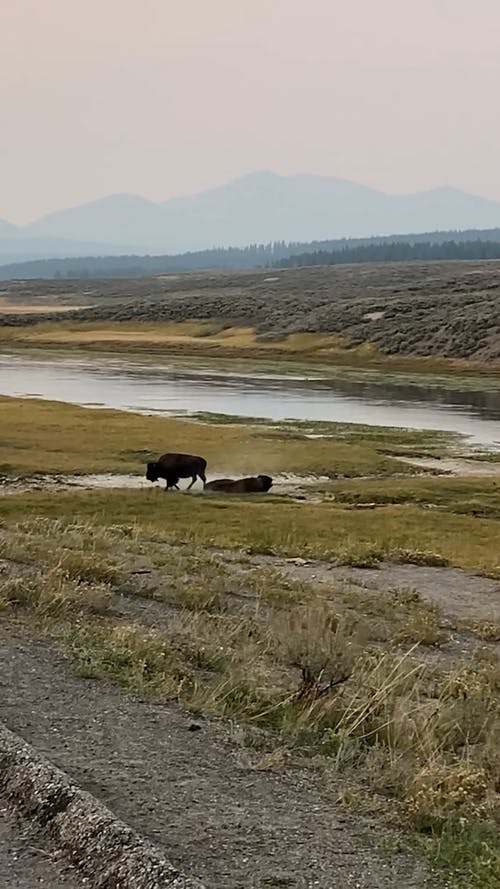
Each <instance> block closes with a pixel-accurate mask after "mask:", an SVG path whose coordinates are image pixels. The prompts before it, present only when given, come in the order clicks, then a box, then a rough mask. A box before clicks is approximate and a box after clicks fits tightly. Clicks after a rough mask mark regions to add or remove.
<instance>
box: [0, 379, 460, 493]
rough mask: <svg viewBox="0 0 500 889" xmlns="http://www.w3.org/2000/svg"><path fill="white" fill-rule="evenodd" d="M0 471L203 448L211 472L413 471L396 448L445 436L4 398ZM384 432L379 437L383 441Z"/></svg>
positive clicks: (141, 464)
mask: <svg viewBox="0 0 500 889" xmlns="http://www.w3.org/2000/svg"><path fill="white" fill-rule="evenodd" d="M0 427H1V428H2V436H1V438H0V472H3V473H9V472H10V473H12V472H21V473H25V474H26V473H28V474H29V473H37V472H48V473H59V472H66V473H70V472H71V473H89V472H116V473H119V472H135V473H138V474H143V473H144V472H145V464H146V462H147V461H148V460H152V459H156V458H157V457H158V456H159V454H161V453H165V452H166V451H181V452H184V453H186V452H187V453H194V454H202V456H204V457H205V458H206V459H207V460H208V463H209V472H210V474H211V475H213V474H214V473H217V474H221V473H222V474H224V473H230V472H232V473H245V474H249V473H252V472H265V473H268V474H269V473H271V474H273V473H277V472H288V473H298V474H301V475H319V476H321V475H322V476H328V477H335V476H336V475H346V476H357V475H380V474H382V475H383V474H391V473H394V472H398V473H404V472H407V473H412V472H414V471H415V470H414V469H413V468H412V467H411V466H409V465H408V466H405V465H404V464H402V463H400V462H397V461H395V460H394V459H392V458H391V456H390V453H391V451H393V452H394V453H396V454H401V453H408V454H409V455H411V454H415V453H418V454H420V453H434V452H435V451H436V450H438V451H443V450H445V449H446V444H447V441H452V440H453V439H452V438H450V439H447V438H446V436H444V437H443V436H441V435H440V434H439V433H432V432H430V433H425V432H424V433H421V432H419V431H418V430H416V431H406V430H387V431H384V430H383V429H382V428H380V429H377V427H371V428H369V427H364V426H361V427H356V426H355V425H354V424H353V425H352V426H350V427H349V426H348V425H346V424H344V425H342V426H339V430H338V436H335V432H336V427H335V424H332V426H331V427H330V437H327V438H314V439H310V438H307V437H306V436H305V435H303V434H301V433H298V432H297V430H296V428H295V427H294V426H293V425H292V426H291V427H287V426H286V424H285V425H283V427H282V428H278V429H270V428H268V427H262V426H261V425H259V424H257V425H256V426H255V427H247V426H243V425H241V424H238V425H229V424H225V425H223V424H207V423H201V422H198V423H195V422H190V421H186V420H178V419H170V418H158V417H148V416H141V415H138V414H133V413H125V412H122V411H113V410H89V409H85V408H80V407H77V406H74V405H68V404H62V403H60V402H44V401H39V400H37V399H29V400H26V399H15V398H6V397H3V398H2V397H1V396H0ZM377 433H378V439H377Z"/></svg>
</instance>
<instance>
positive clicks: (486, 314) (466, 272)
mask: <svg viewBox="0 0 500 889" xmlns="http://www.w3.org/2000/svg"><path fill="white" fill-rule="evenodd" d="M0 302H1V303H2V311H1V312H0V337H1V338H3V339H4V340H5V339H6V338H7V337H9V338H10V339H12V338H13V337H14V338H15V339H17V340H18V341H21V340H23V339H25V338H26V332H25V333H22V331H21V332H20V331H19V330H18V331H17V333H16V335H14V333H13V331H12V328H21V327H24V328H25V327H26V326H30V327H32V326H33V325H35V324H38V325H40V324H43V323H44V322H47V321H48V320H54V314H53V312H52V313H51V314H49V313H45V314H44V313H43V312H40V311H39V313H38V314H37V315H36V316H35V315H34V314H33V315H31V314H29V313H26V312H25V311H24V312H22V311H21V310H22V309H23V307H25V306H26V304H32V305H34V306H37V305H38V307H40V306H47V305H50V306H51V307H52V308H53V309H55V308H56V307H58V306H61V308H63V306H64V308H65V309H67V307H68V306H70V305H71V304H73V305H74V306H75V307H78V308H75V311H74V312H72V313H71V322H69V321H68V314H67V311H66V312H65V313H64V314H63V313H62V312H61V314H60V315H58V314H56V316H55V318H56V319H57V320H60V321H61V322H62V321H63V320H64V319H65V323H66V325H68V324H71V325H72V329H73V330H78V329H79V325H81V324H83V323H88V322H99V323H100V324H103V323H105V324H106V325H107V326H108V327H109V326H110V325H112V326H114V325H122V324H123V323H124V322H127V323H129V324H131V323H132V324H133V325H134V326H135V325H145V324H147V325H150V329H153V328H151V325H154V326H156V325H157V324H158V323H159V322H164V323H165V322H167V323H172V322H174V323H178V322H186V321H189V322H192V321H210V322H211V323H212V324H214V323H215V324H216V325H218V330H219V332H220V330H221V329H223V328H224V327H233V328H235V327H236V328H246V329H248V328H251V329H252V330H254V331H255V333H256V337H254V341H253V346H256V345H258V344H259V343H260V344H262V345H265V344H269V343H270V342H274V343H276V344H279V342H280V341H283V339H284V338H286V337H287V336H288V337H289V336H290V335H295V334H297V333H301V334H302V333H310V334H328V335H329V336H330V337H332V339H330V340H329V343H328V346H329V348H330V350H331V348H332V347H333V345H334V344H335V345H336V346H337V348H338V347H342V348H343V349H348V350H351V349H359V347H360V346H363V345H364V344H367V343H368V344H370V346H371V348H372V351H378V352H380V353H382V354H384V355H386V356H397V357H405V356H406V357H415V356H420V357H422V356H431V357H432V356H434V357H438V356H439V357H440V358H447V359H465V360H467V361H474V362H481V363H484V364H486V363H491V362H493V363H495V362H497V363H500V262H478V263H473V262H449V263H423V262H416V263H407V264H404V263H397V264H389V263H387V264H373V265H370V264H367V265H356V266H337V267H328V268H327V267H316V268H305V269H287V270H281V271H269V270H268V271H261V272H240V273H233V272H231V273H220V272H217V273H208V272H206V273H203V274H201V273H196V274H185V275H168V276H162V277H158V278H151V279H139V280H137V279H136V280H117V279H115V280H102V281H91V282H89V281H68V280H65V281H55V280H54V281H50V282H45V281H33V282H31V281H29V282H26V281H25V282H8V283H7V282H6V283H5V285H4V288H3V290H2V291H0ZM16 306H17V309H16ZM82 306H83V308H82ZM2 328H3V329H2ZM7 328H10V329H11V331H10V333H7V331H6V329H7ZM39 329H40V328H39ZM40 330H41V332H42V333H43V329H40ZM180 333H181V339H182V331H181V332H180ZM203 333H204V334H205V335H208V336H210V335H213V334H214V328H213V327H210V328H208V329H206V330H204V331H203V330H202V331H201V333H200V334H199V335H200V336H201V335H203ZM29 338H32V336H31V335H30V337H29ZM74 339H76V340H77V339H78V337H75V338H74ZM107 339H108V341H109V340H112V339H113V337H108V338H107ZM116 339H120V337H116ZM152 339H154V337H153V338H152ZM45 341H47V340H45ZM49 341H50V338H49ZM233 345H234V343H233ZM309 345H310V346H311V347H312V348H311V349H308V350H309V351H311V350H312V351H314V340H311V341H310V343H309V344H308V346H309ZM323 345H324V344H323ZM298 351H300V350H298ZM306 351H307V350H306ZM323 351H324V350H323Z"/></svg>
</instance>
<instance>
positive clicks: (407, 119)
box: [0, 0, 500, 223]
mask: <svg viewBox="0 0 500 889" xmlns="http://www.w3.org/2000/svg"><path fill="white" fill-rule="evenodd" d="M499 88H500V3H499V2H498V0H474V2H473V3H471V2H470V0H418V2H417V0H182V2H181V0H176V2H173V0H0V128H1V131H0V218H4V219H8V220H10V221H11V222H15V223H25V222H29V221H31V220H32V219H34V218H36V217H38V216H40V215H42V214H44V213H46V212H50V211H51V210H55V209H59V208H61V207H65V206H70V205H74V204H78V203H82V202H84V201H88V200H93V199H95V198H98V197H101V196H103V195H106V194H112V193H117V192H126V193H134V194H140V195H144V196H145V197H148V198H151V199H153V200H166V199H168V198H170V197H174V196H178V195H184V194H192V193H195V192H197V191H200V190H202V189H204V188H208V187H211V186H214V185H218V184H221V183H223V182H225V181H227V180H230V179H233V178H236V177H238V176H240V175H243V174H245V173H250V172H254V171H257V170H273V171H275V172H278V173H282V174H287V175H288V174H294V173H317V174H321V175H328V176H336V177H340V178H344V179H351V180H353V181H357V182H361V183H363V184H366V185H371V186H373V187H375V188H380V189H381V190H384V191H388V192H400V193H401V192H411V191H416V190H422V189H426V188H432V187H435V186H439V185H454V186H456V187H458V188H462V189H464V190H467V191H470V192H472V193H475V194H480V195H483V196H485V197H490V198H494V199H496V200H500V163H499V154H500V151H499V149H500V144H499V143H500V114H499V113H498V104H499V99H498V96H499V92H500V91H499Z"/></svg>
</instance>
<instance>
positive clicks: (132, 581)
mask: <svg viewBox="0 0 500 889" xmlns="http://www.w3.org/2000/svg"><path fill="white" fill-rule="evenodd" d="M231 419H232V418H225V417H222V416H214V417H210V416H203V417H199V418H198V421H197V422H194V421H186V420H174V419H161V418H157V417H146V416H140V415H136V414H129V413H125V412H119V411H101V410H91V409H85V408H78V407H75V406H71V405H65V404H61V403H56V402H52V403H51V402H43V401H37V400H31V399H30V400H21V399H11V398H1V399H0V430H1V432H0V465H1V471H2V473H3V475H4V481H5V491H6V493H5V494H4V495H3V496H0V548H1V556H2V559H3V563H2V571H1V572H0V620H5V621H6V622H7V623H8V622H9V621H12V620H15V621H20V622H21V623H22V624H23V625H24V626H26V627H28V628H30V631H31V632H32V633H34V634H38V635H40V634H42V635H43V636H44V637H45V638H46V639H47V640H48V641H49V642H50V644H51V645H55V646H57V647H62V649H63V650H64V651H65V652H67V653H68V654H69V655H70V657H71V659H72V662H73V664H74V667H75V670H76V671H77V672H78V674H79V675H80V676H82V677H87V678H89V677H91V678H94V679H99V678H104V677H105V678H107V679H109V680H111V681H112V682H114V683H116V684H118V685H120V686H122V687H123V688H124V689H126V690H132V691H133V692H136V693H139V694H140V695H141V696H147V697H153V698H154V699H157V700H160V701H165V702H168V701H176V702H178V703H179V705H181V706H182V707H183V708H186V709H187V710H189V711H193V712H195V713H198V714H200V713H201V714H205V715H206V716H207V717H209V716H216V717H218V718H222V719H224V720H228V719H230V720H233V721H236V722H237V723H238V725H240V726H241V727H242V738H243V739H244V743H245V744H246V745H247V746H248V747H251V748H252V749H254V750H258V751H259V754H260V755H261V756H262V757H264V758H265V757H267V758H268V759H269V761H272V762H279V761H281V759H283V761H286V760H287V758H289V757H292V758H293V756H295V755H296V754H297V753H300V754H301V755H302V756H303V755H306V756H312V755H314V756H316V757H320V758H321V761H322V762H328V764H329V768H331V769H333V770H334V771H335V774H336V776H337V780H339V781H340V782H341V784H342V787H343V791H342V797H341V802H342V805H345V806H348V807H350V808H351V809H354V810H355V811H362V812H368V813H370V815H371V817H372V818H375V819H377V818H378V819H382V820H383V822H384V823H387V822H389V823H393V824H397V825H398V826H401V825H403V826H404V827H405V828H406V831H407V834H406V835H407V838H408V841H410V840H411V841H412V842H413V843H414V845H415V846H417V847H418V848H419V850H420V852H421V853H422V854H425V855H426V856H428V857H429V859H430V860H431V861H432V863H433V864H434V865H435V866H437V867H439V868H441V869H442V870H443V872H444V874H445V880H446V885H447V886H449V887H453V889H466V887H475V889H494V887H496V886H498V881H497V877H498V868H499V866H500V853H499V849H500V844H499V841H498V825H499V822H500V807H499V804H498V799H499V797H498V787H499V784H498V782H499V781H500V771H499V769H500V761H499V757H498V750H499V745H498V731H499V728H500V709H499V707H500V699H499V694H498V692H499V689H500V673H499V660H498V653H497V649H496V648H495V647H494V646H495V645H496V643H497V640H498V639H500V626H499V625H498V622H497V623H495V622H494V621H492V620H488V617H487V616H486V617H482V618H481V615H478V620H477V621H469V622H468V623H467V624H466V625H465V624H464V623H461V621H460V620H459V619H454V618H453V617H450V615H449V614H443V613H442V612H441V611H440V610H439V608H438V607H437V606H436V605H434V604H433V602H432V601H430V600H429V601H428V600H427V599H424V598H422V597H421V596H419V595H418V594H416V593H415V592H414V591H412V590H411V589H399V588H388V589H387V590H383V591H378V592H376V593H375V594H374V593H373V591H370V590H369V589H368V588H366V589H365V588H363V587H362V586H357V587H356V586H354V585H353V586H352V587H351V586H349V585H345V584H344V585H341V584H339V583H338V582H336V581H334V580H332V581H331V583H329V584H328V585H327V586H325V585H323V586H320V585H318V583H317V581H316V579H315V570H316V569H315V568H314V566H312V568H311V572H310V574H308V579H307V580H305V581H302V580H298V579H294V578H293V577H291V576H289V575H288V574H286V572H284V571H283V570H282V568H280V562H279V559H278V558H277V557H283V556H285V557H292V558H295V557H300V558H302V559H303V558H310V559H324V560H328V561H329V562H331V563H333V564H334V565H346V566H360V567H375V568H376V567H377V566H379V565H381V563H382V562H383V563H386V562H388V561H389V562H391V561H392V562H396V563H406V564H410V565H412V566H414V571H415V572H418V571H419V570H420V568H421V566H435V567H437V568H439V569H440V570H442V571H446V570H447V569H446V566H448V565H450V566H460V567H463V568H466V569H468V570H470V571H473V572H477V573H479V574H487V575H491V576H492V577H499V578H500V555H499V554H500V549H499V546H498V543H499V540H500V521H499V519H500V478H499V477H498V475H497V476H493V475H492V476H491V477H481V478H479V477H477V478H474V477H467V478H447V477H435V476H418V477H415V469H414V468H412V467H411V466H409V465H408V464H404V463H402V462H401V461H400V460H396V459H394V456H393V455H395V454H401V453H406V454H407V455H411V454H418V453H428V454H438V455H445V454H446V453H448V452H449V450H450V449H452V448H453V447H454V446H455V442H454V441H453V439H448V438H447V437H446V436H442V435H439V434H434V433H428V432H418V431H417V432H413V431H405V430H395V429H382V428H380V429H377V428H376V427H375V428H374V427H372V428H368V427H363V426H360V427H358V426H355V425H349V424H339V425H336V424H323V425H322V426H321V433H322V434H323V435H325V436H326V437H324V438H313V439H309V438H306V437H305V436H306V434H309V433H310V432H311V429H310V425H309V424H300V423H292V424H287V423H284V424H279V425H278V426H277V428H274V429H272V428H269V426H268V425H266V424H265V423H263V422H262V421H258V420H255V421H253V423H252V424H251V425H245V424H243V423H241V422H235V421H234V418H233V422H231ZM318 428H319V427H318ZM315 434H317V430H316V432H315ZM167 449H172V450H176V449H180V450H186V451H191V452H195V453H196V452H198V453H201V454H203V455H205V456H206V457H207V458H208V459H209V474H210V475H212V474H215V472H219V471H220V472H225V471H229V470H231V472H233V473H240V472H248V471H254V470H255V471H265V470H270V471H271V472H276V473H277V472H281V473H287V472H288V473H293V474H295V475H297V476H298V477H300V476H313V475H318V476H320V475H321V476H325V475H329V476H330V477H331V480H330V481H328V482H325V481H324V480H318V481H316V482H315V483H314V484H311V485H310V487H311V491H312V493H313V494H314V497H315V499H314V500H307V499H306V500H304V501H300V502H299V501H296V500H294V499H293V497H292V496H285V495H279V496H277V495H273V494H271V495H261V496H256V497H252V498H247V499H245V498H244V497H235V498H232V497H231V498H229V497H227V498H224V497H223V496H207V495H202V494H201V493H199V494H172V493H171V494H165V493H163V492H162V491H160V490H158V489H156V488H154V487H145V488H144V489H139V490H131V489H110V490H81V489H77V488H74V489H72V490H64V489H61V490H51V489H48V488H45V487H44V480H43V478H42V479H41V481H40V484H39V488H38V489H31V488H30V476H32V475H33V474H34V473H40V474H47V475H49V476H50V475H51V474H57V475H59V476H61V475H62V476H64V475H65V474H73V473H76V474H78V473H82V474H85V473H100V472H106V473H107V472H116V473H127V472H132V473H139V474H142V472H143V469H144V462H145V461H146V460H147V459H148V457H150V456H156V455H158V453H160V452H163V451H164V450H167ZM336 475H342V476H345V477H344V478H335V476H336ZM18 476H21V477H25V479H26V489H25V490H21V491H20V492H19V493H15V492H10V493H9V479H10V480H12V479H14V478H16V477H18ZM365 476H369V478H366V477H365ZM12 490H13V491H14V490H15V489H12ZM367 503H369V504H370V507H371V508H369V509H362V508H358V507H360V505H362V504H367ZM378 573H379V572H378ZM415 576H417V575H415ZM464 582H465V581H464ZM471 640H472V641H471ZM485 643H487V644H488V645H489V647H488V648H485V649H482V645H483V644H485Z"/></svg>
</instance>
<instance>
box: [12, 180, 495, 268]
mask: <svg viewBox="0 0 500 889" xmlns="http://www.w3.org/2000/svg"><path fill="white" fill-rule="evenodd" d="M498 226H500V202H496V201H492V200H488V199H486V198H482V197H477V196H474V195H470V194H467V193H466V192H463V191H460V190H458V189H455V188H450V187H443V188H435V189H432V190H430V191H423V192H417V193H414V194H408V195H389V194H386V193H384V192H381V191H377V190H375V189H373V188H369V187H367V186H364V185H359V184H357V183H354V182H349V181H346V180H343V179H335V178H328V177H322V176H313V175H298V176H280V175H278V174H276V173H270V172H260V173H253V174H250V175H248V176H243V177H241V178H239V179H235V180H233V181H232V182H229V183H227V184H225V185H221V186H218V187H217V188H212V189H209V190H207V191H203V192H201V193H199V194H197V195H194V196H192V197H183V198H174V199H171V200H168V201H164V202H159V203H155V202H154V201H150V200H147V199H146V198H143V197H139V196H137V195H127V194H117V195H109V196H107V197H103V198H100V199H99V200H96V201H92V202H90V203H86V204H82V205H80V206H77V207H70V208H67V209H63V210H58V211H56V212H54V213H50V214H48V215H46V216H43V217H41V218H40V219H37V220H35V221H34V222H32V223H30V224H29V225H24V226H14V225H12V224H11V223H9V222H7V221H6V220H3V219H0V264H6V263H9V262H15V261H20V260H28V259H37V258H44V257H62V256H90V255H93V256H96V255H98V256H102V255H110V256H116V255H124V254H131V253H134V254H148V253H149V254H160V253H161V254H166V253H180V252H184V251H191V250H202V249H205V248H209V247H214V246H229V245H231V246H235V247H239V246H244V245H246V244H253V243H267V242H270V241H287V242H288V241H294V242H297V241H300V242H307V241H316V240H327V239H335V238H344V237H349V238H356V237H358V238H359V237H361V238H364V237H369V236H374V235H377V236H379V235H391V234H394V233H398V234H410V233H414V232H424V231H436V230H462V229H470V228H474V229H484V228H486V229H488V228H496V227H498Z"/></svg>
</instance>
